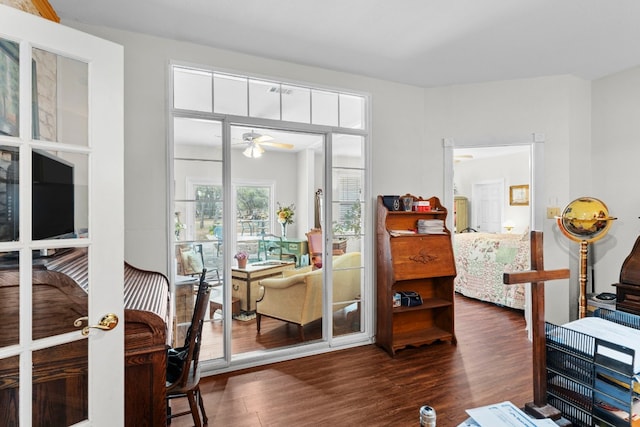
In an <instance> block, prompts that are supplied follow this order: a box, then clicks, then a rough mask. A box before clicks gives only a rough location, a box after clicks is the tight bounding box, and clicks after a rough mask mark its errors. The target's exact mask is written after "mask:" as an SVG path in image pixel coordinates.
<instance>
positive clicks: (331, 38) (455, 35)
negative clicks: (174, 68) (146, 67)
mask: <svg viewBox="0 0 640 427" xmlns="http://www.w3.org/2000/svg"><path fill="white" fill-rule="evenodd" d="M50 3H51V4H52V6H53V7H54V9H55V10H56V12H57V13H58V15H59V16H60V17H61V18H62V22H63V23H65V22H71V21H79V22H83V23H88V24H94V25H103V26H108V27H115V28H120V29H125V30H130V31H135V32H141V33H147V34H152V35H157V36H161V37H167V38H172V39H177V40H184V41H191V42H195V43H199V44H204V45H209V46H214V47H219V48H224V49H230V50H234V51H238V52H245V53H249V54H253V55H259V56H263V57H268V58H275V59H280V60H286V61H290V62H294V63H299V64H307V65H312V66H316V67H322V68H328V69H332V70H338V71H346V72H350V73H357V74H361V75H366V76H371V77H376V78H381V79H385V80H391V81H397V82H403V83H408V84H412V85H418V86H422V87H433V86H443V85H451V84H464V83H475V82H484V81H496V80H507V79H518V78H531V77H539V76H546V75H558V74H572V75H575V76H578V77H582V78H585V79H596V78H599V77H602V76H604V75H607V74H611V73H615V72H618V71H621V70H624V69H627V68H631V67H634V66H636V65H638V64H640V43H639V41H640V1H637V0H393V1H390V0H322V1H318V0H188V1H179V0H109V1H105V0H50Z"/></svg>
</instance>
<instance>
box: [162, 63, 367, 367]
mask: <svg viewBox="0 0 640 427" xmlns="http://www.w3.org/2000/svg"><path fill="white" fill-rule="evenodd" d="M170 75H171V76H172V83H173V86H172V88H171V89H172V91H171V93H172V96H173V98H172V102H171V105H172V108H171V110H170V114H171V116H172V118H173V120H172V125H173V137H172V138H171V144H172V150H170V152H171V153H172V158H171V164H172V173H171V181H170V194H171V197H170V208H169V209H170V212H169V215H170V218H171V220H172V223H173V229H172V232H173V241H172V243H173V246H174V247H173V251H174V252H172V254H175V258H176V261H175V262H174V267H173V268H172V269H171V271H172V272H173V274H172V275H171V279H172V280H173V283H174V286H173V287H174V289H175V290H176V291H175V292H176V297H175V299H174V300H175V301H176V312H177V313H178V314H177V316H182V319H177V321H176V324H177V325H178V330H177V335H178V336H180V334H181V330H180V328H181V326H182V325H184V324H187V323H188V322H186V320H188V318H189V310H190V309H192V308H191V304H192V300H191V299H190V297H191V296H192V292H190V290H191V289H192V286H193V283H194V278H193V277H191V276H189V274H190V273H191V272H192V271H193V269H192V268H184V264H185V262H186V261H185V257H184V256H183V255H184V254H192V253H193V254H196V255H197V257H200V258H201V262H199V263H196V264H197V265H200V264H201V265H203V266H204V267H206V268H207V270H208V271H211V270H215V271H216V273H219V274H218V275H216V276H215V277H212V278H210V284H212V285H213V290H212V297H211V299H212V301H214V302H215V304H212V305H211V307H212V308H211V310H213V312H212V313H209V314H208V316H207V317H208V321H209V322H210V323H211V325H210V327H209V326H207V327H206V328H205V329H204V330H203V346H202V349H201V360H211V361H213V362H214V363H213V365H215V366H225V367H226V366H228V365H229V364H232V363H233V361H234V357H235V356H236V353H250V352H259V353H260V357H261V358H264V357H267V358H268V357H278V352H277V350H278V348H280V347H286V346H294V347H299V344H300V342H299V341H298V340H297V334H295V337H292V336H288V335H287V333H286V331H287V330H288V329H289V328H283V327H282V326H284V325H283V324H282V320H279V319H278V318H276V319H275V320H274V319H271V320H268V319H267V320H263V321H262V324H261V325H262V326H261V327H262V329H261V336H258V337H257V338H256V335H255V332H253V331H255V330H256V329H255V328H256V325H255V322H256V309H257V302H256V301H257V299H258V297H259V295H260V289H259V285H258V283H259V280H261V278H264V277H268V276H260V279H258V278H253V277H250V276H251V275H250V274H249V271H248V270H247V269H246V268H244V267H240V266H239V265H238V263H237V261H236V259H234V255H236V254H237V253H238V252H246V253H247V255H248V262H249V267H251V266H252V265H253V267H251V268H254V270H251V271H258V270H259V268H261V267H260V264H261V263H262V266H263V267H266V266H271V267H269V268H272V266H273V265H275V264H278V262H279V261H285V262H289V265H288V267H287V268H290V269H292V270H293V269H295V268H305V270H304V271H306V270H308V269H310V268H311V266H310V265H309V262H310V260H309V258H310V254H309V251H308V246H307V244H308V241H307V237H306V233H307V232H309V231H310V230H311V229H313V228H316V217H317V218H324V219H325V220H326V221H329V222H326V225H324V226H323V227H322V228H323V235H324V236H327V237H333V239H334V244H333V245H334V248H333V249H334V250H333V251H332V250H328V251H327V252H326V253H325V255H326V258H324V257H323V260H326V261H327V262H329V260H332V261H334V260H335V259H337V258H336V257H338V256H340V255H342V254H346V253H348V252H358V253H357V254H349V256H348V257H345V258H344V259H345V260H346V259H349V260H350V261H349V264H348V265H347V266H345V265H342V266H341V267H340V264H339V263H338V264H335V263H332V264H330V265H334V264H335V265H337V267H336V268H335V269H333V274H334V276H333V277H327V276H325V274H324V271H326V270H328V269H329V268H327V269H325V270H324V271H323V272H321V274H320V275H317V276H318V277H324V278H325V279H324V280H326V281H322V280H321V283H322V286H321V287H320V288H319V287H317V286H316V287H315V289H318V292H319V294H318V295H315V296H314V298H315V299H316V302H317V304H316V305H315V306H316V307H319V310H320V312H319V313H314V314H313V315H314V316H316V315H317V316H319V317H317V319H318V320H319V321H318V322H315V325H313V326H312V327H313V328H315V330H313V331H308V332H310V333H309V334H306V333H305V336H306V337H307V339H308V341H309V342H310V343H311V342H314V343H316V344H317V343H318V342H319V341H320V342H327V343H328V344H327V345H331V346H333V347H336V348H339V347H340V346H341V345H343V344H344V345H347V344H350V345H352V344H353V343H354V342H356V341H358V342H362V343H371V342H372V337H373V331H372V330H371V326H368V328H369V330H367V326H366V325H372V322H371V321H369V322H365V321H364V316H365V315H367V313H368V315H369V316H371V317H370V318H371V319H372V318H373V315H372V313H373V304H372V302H373V300H372V299H371V297H370V295H372V291H369V290H367V287H366V286H365V278H366V277H368V275H369V274H370V273H367V271H368V270H369V269H371V265H370V263H366V262H365V260H366V258H367V256H369V248H367V244H366V242H365V236H366V233H365V224H366V221H365V215H364V213H365V212H366V204H367V200H368V198H369V197H368V195H367V182H368V178H367V176H368V175H367V174H368V172H367V169H366V167H365V165H366V162H365V158H366V156H367V150H366V148H367V145H366V141H367V139H368V135H367V120H366V118H367V114H366V112H367V111H368V110H367V109H368V105H369V103H368V99H367V97H366V96H363V95H361V94H355V93H348V92H342V91H338V90H330V89H327V88H322V89H319V88H314V87H311V86H304V85H301V84H290V83H287V82H282V81H278V80H277V79H264V78H256V77H251V76H243V75H239V74H230V73H228V72H219V71H216V70H211V69H205V68H193V67H189V66H178V65H173V66H172V67H171V73H170ZM337 130H340V133H337V132H336V131H337ZM329 144H330V146H329ZM247 150H252V151H251V152H252V153H253V152H255V151H257V152H259V154H261V155H260V156H253V155H252V156H247V155H246V154H243V153H245V152H247ZM328 152H331V153H332V156H331V158H328V156H327V154H326V153H328ZM327 165H330V169H326V168H327ZM329 170H331V171H332V175H331V176H330V177H326V173H327V171H329ZM329 183H330V184H331V188H325V186H327V185H328V184H329ZM318 191H320V192H321V193H323V194H324V201H325V202H326V203H317V204H316V197H315V194H316V192H318ZM226 198H228V200H230V202H231V203H225V199H226ZM228 200H227V201H228ZM278 204H281V205H283V206H295V213H294V222H293V223H290V224H288V225H287V226H286V227H283V226H281V225H280V224H279V223H278V222H276V210H277V205H278ZM318 206H322V207H321V208H319V207H318ZM319 209H320V210H321V212H318V210H319ZM317 223H319V224H323V222H322V220H318V221H317ZM285 231H286V234H285ZM269 234H273V235H274V236H275V239H274V240H271V241H269V242H268V245H269V250H267V240H266V237H265V235H269ZM274 241H275V242H276V243H275V244H276V245H278V244H279V245H280V249H281V250H274V251H271V249H272V246H271V245H273V244H274V243H273V242H274ZM278 242H280V243H278ZM261 248H262V249H261ZM225 249H226V250H225ZM274 261H275V262H274ZM291 264H293V265H291ZM328 265H329V264H328ZM365 265H366V267H365ZM188 267H192V265H191V264H189V265H188ZM279 274H280V273H277V274H276V275H279ZM271 275H273V274H271ZM345 275H346V276H348V277H349V278H350V279H349V282H350V284H351V285H352V286H349V287H345V286H342V287H340V286H338V285H337V284H335V286H334V283H337V282H344V280H342V279H340V277H343V276H345ZM334 278H335V280H334ZM208 279H209V277H208ZM243 283H245V285H243ZM325 284H329V286H328V287H325ZM368 286H369V287H371V284H369V285H368ZM347 288H348V290H349V292H345V290H346V289H347ZM331 293H333V295H332V298H333V301H330V302H327V300H326V299H325V298H324V295H331ZM283 304H286V301H283ZM325 310H326V311H325ZM338 312H339V313H338ZM331 313H333V314H334V315H330V314H331ZM336 313H338V315H336ZM345 318H348V319H349V321H348V322H341V321H340V319H345ZM320 319H322V321H320ZM335 319H338V320H335ZM247 322H250V323H247ZM269 322H272V323H271V326H269ZM334 322H335V323H334ZM327 324H330V325H333V327H325V325H327ZM305 327H307V328H308V327H309V326H305ZM247 330H251V331H252V333H251V334H246V333H242V332H241V331H247ZM282 331H284V335H282V334H283V332H282ZM182 333H184V332H182ZM337 336H341V338H340V342H339V343H338V344H336V343H335V342H331V341H332V340H333V338H334V337H337ZM261 337H262V338H265V337H268V339H260V338H261ZM273 337H276V339H274V340H272V338H273ZM278 337H280V338H278ZM209 343H210V344H211V345H208V344H209ZM267 350H268V352H267ZM295 351H297V350H292V352H295ZM239 359H242V358H239Z"/></svg>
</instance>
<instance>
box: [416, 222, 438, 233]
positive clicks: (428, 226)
mask: <svg viewBox="0 0 640 427" xmlns="http://www.w3.org/2000/svg"><path fill="white" fill-rule="evenodd" d="M418 233H420V234H444V221H443V220H441V219H419V220H418Z"/></svg>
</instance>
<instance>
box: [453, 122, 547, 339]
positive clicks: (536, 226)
mask: <svg viewBox="0 0 640 427" xmlns="http://www.w3.org/2000/svg"><path fill="white" fill-rule="evenodd" d="M544 142H545V135H544V134H542V133H532V134H528V135H515V136H504V137H501V138H491V139H480V138H477V139H464V138H463V139H454V138H444V139H443V140H442V146H443V161H444V180H443V187H444V188H443V193H444V196H443V202H444V206H445V207H446V208H447V209H448V210H449V212H453V203H454V195H453V150H454V148H478V147H494V146H510V145H528V146H529V149H530V152H529V159H530V161H531V165H530V168H529V171H530V173H531V177H530V182H531V185H530V188H529V194H530V204H529V209H530V210H531V213H530V218H531V230H532V231H533V230H543V220H544V215H545V212H544V204H543V188H544ZM447 228H449V229H450V230H453V215H448V216H447ZM452 238H453V234H452ZM525 305H526V306H525V319H526V322H527V330H528V335H529V339H532V335H531V328H529V324H530V322H531V286H530V285H527V288H526V294H525Z"/></svg>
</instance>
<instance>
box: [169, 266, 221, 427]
mask: <svg viewBox="0 0 640 427" xmlns="http://www.w3.org/2000/svg"><path fill="white" fill-rule="evenodd" d="M206 273H207V269H206V268H205V269H203V270H202V273H201V275H200V283H199V285H198V294H197V296H196V303H195V307H194V309H193V317H192V318H191V325H190V326H189V329H188V330H187V336H186V338H185V340H184V346H183V347H180V348H178V349H171V350H169V352H170V353H169V354H170V356H169V359H171V360H169V361H168V363H169V365H170V366H169V367H172V366H173V365H172V362H173V361H175V360H178V359H179V360H180V361H181V363H182V366H183V367H184V368H183V369H182V370H181V371H180V372H179V373H177V375H176V376H177V378H175V379H173V378H171V379H172V380H173V382H170V378H169V376H170V375H169V371H168V372H167V390H166V391H167V424H171V419H172V418H175V417H179V416H182V415H187V414H191V416H192V417H193V422H194V424H195V426H196V427H201V426H202V423H201V422H200V413H199V412H198V406H199V407H200V411H202V419H203V422H204V424H206V423H207V422H208V418H207V414H206V412H205V410H204V404H203V402H202V396H201V394H200V367H199V366H198V359H199V357H200V344H201V339H202V324H203V321H204V314H205V312H206V311H207V305H208V304H207V303H208V301H209V293H210V288H209V284H208V283H207V282H206V281H205V277H206ZM171 373H175V370H172V372H171ZM179 397H186V398H187V399H188V400H189V410H188V411H184V412H180V413H177V414H172V413H171V406H170V401H171V399H175V398H179Z"/></svg>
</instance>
